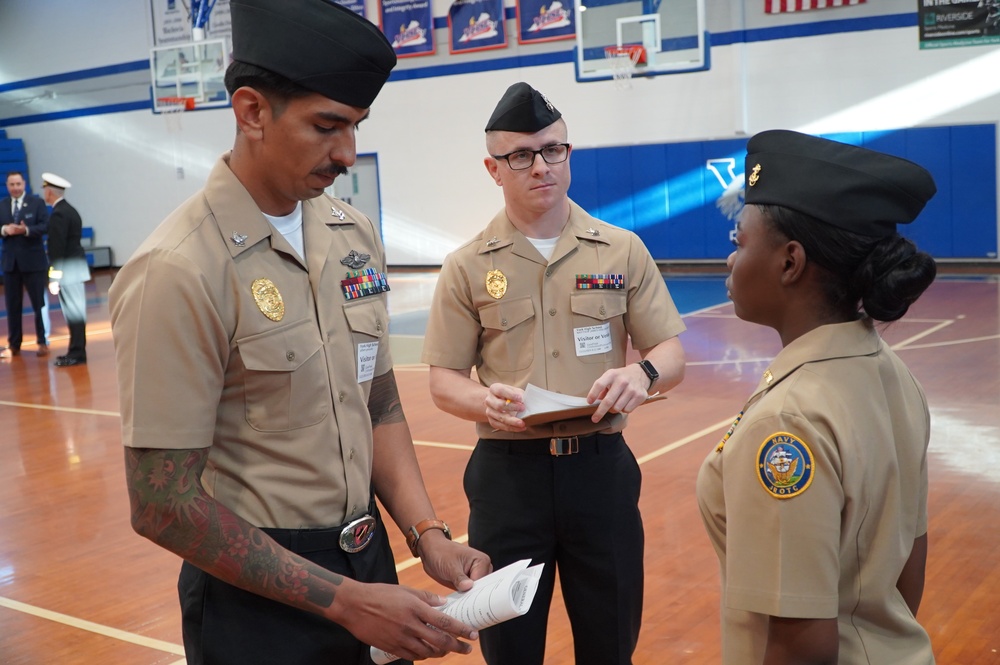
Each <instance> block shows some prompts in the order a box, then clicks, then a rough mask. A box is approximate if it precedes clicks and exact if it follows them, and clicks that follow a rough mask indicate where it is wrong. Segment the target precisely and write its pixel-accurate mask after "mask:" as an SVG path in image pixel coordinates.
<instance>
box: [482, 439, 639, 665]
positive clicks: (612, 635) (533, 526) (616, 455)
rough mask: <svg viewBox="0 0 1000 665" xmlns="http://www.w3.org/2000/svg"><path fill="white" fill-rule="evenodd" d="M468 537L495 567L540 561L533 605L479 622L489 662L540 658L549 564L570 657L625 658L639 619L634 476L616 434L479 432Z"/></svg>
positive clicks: (590, 660) (591, 661) (508, 664)
mask: <svg viewBox="0 0 1000 665" xmlns="http://www.w3.org/2000/svg"><path fill="white" fill-rule="evenodd" d="M464 482H465V493H466V496H468V498H469V508H470V515H469V545H471V546H472V547H475V548H477V549H480V550H482V551H484V552H486V553H487V554H489V555H490V557H491V558H492V560H493V567H494V568H495V569H498V568H501V567H503V566H506V565H508V564H510V563H513V562H515V561H518V560H521V559H531V562H532V564H536V563H545V567H544V569H543V573H542V577H541V580H540V581H539V588H538V591H537V592H536V595H535V598H534V600H533V601H532V604H531V609H530V610H529V611H528V613H527V614H525V615H524V616H522V617H518V618H517V619H512V620H510V621H507V622H505V623H501V624H499V625H497V626H494V627H493V628H487V629H485V630H482V631H480V636H479V642H480V646H481V648H482V651H483V657H484V658H485V660H486V662H487V663H489V665H542V662H543V658H544V654H545V629H546V624H547V622H548V613H549V605H550V602H551V598H552V590H553V587H554V585H555V572H556V567H557V566H558V568H559V579H560V584H561V588H562V594H563V598H564V600H565V603H566V611H567V613H568V614H569V620H570V625H571V627H572V631H573V643H574V651H575V654H576V665H627V664H630V663H631V662H632V653H633V652H634V651H635V646H636V643H637V642H638V639H639V626H640V623H641V621H642V592H643V567H642V566H643V543H644V535H643V529H642V519H641V517H640V515H639V507H638V502H639V491H640V486H641V482H642V476H641V473H640V471H639V465H638V463H637V462H636V460H635V456H634V455H633V454H632V451H631V450H630V449H629V447H628V446H627V445H626V443H625V441H624V439H623V438H622V436H621V435H620V434H613V435H592V436H590V437H586V438H583V437H581V442H580V452H579V453H577V454H574V455H569V456H564V457H553V456H551V455H549V453H548V440H532V441H499V440H494V439H490V440H483V439H481V440H480V441H479V443H478V444H477V445H476V449H475V450H474V451H473V453H472V457H471V458H470V459H469V464H468V467H467V468H466V471H465V480H464Z"/></svg>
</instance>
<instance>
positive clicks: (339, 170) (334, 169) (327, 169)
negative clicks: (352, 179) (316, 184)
mask: <svg viewBox="0 0 1000 665" xmlns="http://www.w3.org/2000/svg"><path fill="white" fill-rule="evenodd" d="M315 172H316V173H317V174H319V175H325V176H330V177H332V178H336V177H337V176H341V175H347V167H346V166H344V165H343V164H330V165H329V166H324V167H323V168H321V169H317V170H316V171H315Z"/></svg>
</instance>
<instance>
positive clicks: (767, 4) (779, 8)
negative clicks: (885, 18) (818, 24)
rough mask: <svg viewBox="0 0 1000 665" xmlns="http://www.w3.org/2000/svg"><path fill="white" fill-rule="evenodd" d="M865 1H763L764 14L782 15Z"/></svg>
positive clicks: (857, 3)
mask: <svg viewBox="0 0 1000 665" xmlns="http://www.w3.org/2000/svg"><path fill="white" fill-rule="evenodd" d="M864 3H865V0H764V13H766V14H784V13H785V12H804V11H807V10H809V9H829V8H831V7H846V6H848V5H863V4H864Z"/></svg>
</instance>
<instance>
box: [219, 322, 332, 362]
mask: <svg viewBox="0 0 1000 665" xmlns="http://www.w3.org/2000/svg"><path fill="white" fill-rule="evenodd" d="M236 345H237V346H238V347H239V349H240V356H241V357H242V358H243V365H244V366H245V367H246V368H247V369H249V370H254V371H258V372H292V371H295V370H296V369H298V368H299V367H300V366H302V363H304V362H305V361H307V360H309V358H311V357H312V356H313V355H314V354H315V353H316V352H317V351H319V349H320V347H321V346H323V342H322V340H320V338H319V335H318V334H317V332H316V327H315V325H314V324H313V323H312V322H311V321H298V322H297V323H292V324H291V325H287V326H284V327H282V328H278V329H277V330H268V331H267V332H264V333H260V334H258V335H252V336H250V337H245V338H244V339H240V340H237V341H236Z"/></svg>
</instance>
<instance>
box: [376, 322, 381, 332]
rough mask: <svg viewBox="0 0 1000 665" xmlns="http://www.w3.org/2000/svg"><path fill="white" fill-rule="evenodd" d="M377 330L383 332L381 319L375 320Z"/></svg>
mask: <svg viewBox="0 0 1000 665" xmlns="http://www.w3.org/2000/svg"><path fill="white" fill-rule="evenodd" d="M375 330H377V331H379V332H382V322H381V321H376V322H375Z"/></svg>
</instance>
